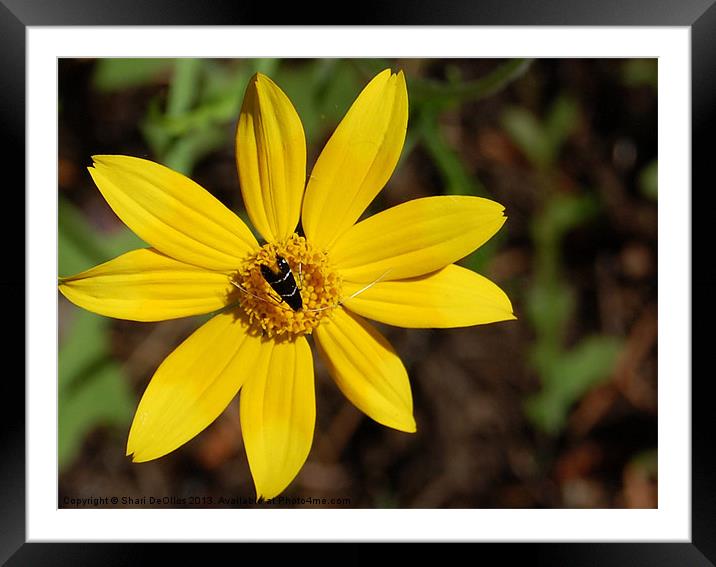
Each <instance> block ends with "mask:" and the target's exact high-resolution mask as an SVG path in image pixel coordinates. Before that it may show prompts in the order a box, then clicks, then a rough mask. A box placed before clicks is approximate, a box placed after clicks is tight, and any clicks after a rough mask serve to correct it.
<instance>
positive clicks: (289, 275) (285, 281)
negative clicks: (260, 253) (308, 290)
mask: <svg viewBox="0 0 716 567" xmlns="http://www.w3.org/2000/svg"><path fill="white" fill-rule="evenodd" d="M276 265H277V266H278V271H277V272H274V271H273V270H272V269H271V268H270V267H268V266H266V265H265V264H261V275H262V276H263V277H264V279H265V280H266V283H267V284H269V285H270V286H271V289H273V290H274V291H275V292H276V293H277V294H278V295H279V296H280V297H281V299H283V300H284V301H285V302H286V304H287V305H288V306H289V307H290V308H291V309H293V310H294V311H298V310H300V309H301V307H303V300H302V299H301V291H300V290H299V289H298V286H297V285H296V278H294V277H293V272H292V271H291V266H289V264H288V262H287V261H286V258H284V257H283V256H279V255H278V254H276Z"/></svg>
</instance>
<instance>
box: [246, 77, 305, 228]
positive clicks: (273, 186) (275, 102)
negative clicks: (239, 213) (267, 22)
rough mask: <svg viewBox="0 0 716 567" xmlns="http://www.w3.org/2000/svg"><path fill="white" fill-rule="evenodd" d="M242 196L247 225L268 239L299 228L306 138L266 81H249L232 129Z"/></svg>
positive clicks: (292, 111)
mask: <svg viewBox="0 0 716 567" xmlns="http://www.w3.org/2000/svg"><path fill="white" fill-rule="evenodd" d="M236 163H237V167H238V170H239V180H240V183H241V194H242V195H243V197H244V204H245V205H246V211H247V212H248V214H249V218H251V222H252V223H253V224H254V226H255V227H256V228H257V229H258V231H259V232H260V233H261V234H262V236H263V237H264V238H265V239H266V240H268V241H270V242H276V241H280V240H283V239H285V238H288V237H289V236H290V235H291V234H292V233H293V232H294V231H295V230H296V226H297V225H298V218H299V215H300V213H301V200H302V198H303V189H304V187H305V184H306V137H305V135H304V133H303V126H302V125H301V120H300V118H299V117H298V114H297V113H296V110H295V109H294V108H293V105H292V104H291V101H290V100H289V99H288V97H287V96H286V95H285V94H284V93H283V91H282V90H281V89H280V88H278V86H277V85H276V84H275V83H274V82H273V81H272V80H271V79H269V78H268V77H266V76H265V75H262V74H261V73H257V74H256V75H254V77H253V78H252V79H251V81H250V82H249V86H248V87H247V89H246V94H245V95H244V104H243V106H242V108H241V115H240V116H239V125H238V128H237V130H236Z"/></svg>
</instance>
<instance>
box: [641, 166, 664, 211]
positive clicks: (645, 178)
mask: <svg viewBox="0 0 716 567" xmlns="http://www.w3.org/2000/svg"><path fill="white" fill-rule="evenodd" d="M639 190H640V191H641V194H642V195H644V196H645V197H648V198H649V199H652V200H653V201H656V200H657V197H658V194H659V162H658V161H657V160H653V161H651V162H649V163H648V164H647V165H646V166H645V167H644V169H642V170H641V172H640V173H639Z"/></svg>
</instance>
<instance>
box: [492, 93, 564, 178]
mask: <svg viewBox="0 0 716 567" xmlns="http://www.w3.org/2000/svg"><path fill="white" fill-rule="evenodd" d="M502 126H503V128H504V129H505V132H506V133H507V135H508V136H509V137H510V139H511V140H512V141H513V142H514V143H515V145H516V146H517V147H518V148H519V149H520V150H521V151H522V153H524V154H525V156H526V157H527V159H529V160H530V162H532V164H533V165H535V166H536V167H539V168H545V167H547V166H549V165H551V164H552V161H553V157H554V156H553V154H552V144H551V140H550V139H549V136H548V135H547V133H546V132H545V131H544V129H543V128H542V125H541V124H540V123H539V122H538V121H537V118H535V116H534V115H533V114H532V113H531V112H529V111H527V110H525V109H524V108H520V107H513V108H508V109H507V110H505V111H504V113H503V114H502Z"/></svg>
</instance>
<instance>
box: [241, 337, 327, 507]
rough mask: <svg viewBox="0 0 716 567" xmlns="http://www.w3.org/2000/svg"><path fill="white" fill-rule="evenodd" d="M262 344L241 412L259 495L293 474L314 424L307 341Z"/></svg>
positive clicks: (272, 492)
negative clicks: (262, 354) (264, 352)
mask: <svg viewBox="0 0 716 567" xmlns="http://www.w3.org/2000/svg"><path fill="white" fill-rule="evenodd" d="M266 345H267V349H270V352H268V356H265V357H263V359H262V362H261V364H259V365H257V366H255V367H254V368H252V369H251V371H252V375H253V376H252V378H251V380H250V381H249V382H247V383H246V385H245V386H244V389H243V390H242V391H241V401H240V410H239V412H240V416H241V431H242V434H243V437H244V445H245V446H246V454H247V456H248V459H249V467H250V468H251V475H252V476H253V478H254V484H255V485H256V495H257V499H259V498H265V499H268V498H273V497H274V496H277V495H278V494H280V493H281V492H282V491H283V489H284V488H286V487H287V486H288V484H289V483H290V482H291V481H292V480H293V479H294V478H295V476H296V475H297V474H298V471H299V470H301V467H302V466H303V463H305V462H306V457H307V456H308V452H309V451H310V449H311V443H312V442H313V428H314V425H315V423H316V394H315V386H314V381H313V358H312V357H311V349H310V347H309V346H308V341H307V340H306V339H305V338H304V337H299V338H298V339H297V340H296V341H293V342H281V343H273V342H269V343H266ZM269 345H271V346H269Z"/></svg>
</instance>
